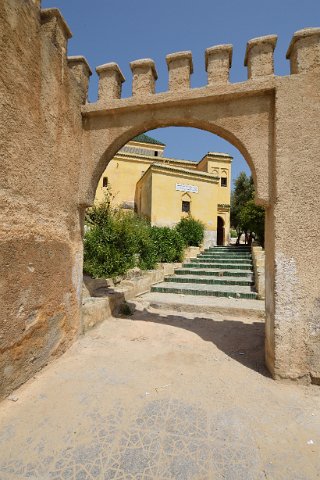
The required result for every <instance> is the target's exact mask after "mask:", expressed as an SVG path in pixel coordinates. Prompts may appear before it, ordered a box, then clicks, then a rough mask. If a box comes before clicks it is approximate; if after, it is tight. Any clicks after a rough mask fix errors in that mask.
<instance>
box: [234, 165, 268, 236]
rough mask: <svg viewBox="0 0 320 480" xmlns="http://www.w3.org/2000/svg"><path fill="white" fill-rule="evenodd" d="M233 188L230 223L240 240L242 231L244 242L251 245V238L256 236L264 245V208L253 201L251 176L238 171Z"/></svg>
mask: <svg viewBox="0 0 320 480" xmlns="http://www.w3.org/2000/svg"><path fill="white" fill-rule="evenodd" d="M234 184H235V188H234V190H233V192H232V195H231V212H230V217H231V225H232V226H233V228H235V229H236V231H237V234H238V238H237V245H238V244H239V242H240V237H241V235H242V233H244V234H245V238H246V240H245V241H246V243H248V244H249V245H251V242H252V238H254V237H255V236H257V237H258V239H259V241H260V242H261V244H262V245H264V209H263V208H262V207H259V206H258V205H255V203H254V200H253V199H254V183H253V179H252V176H250V177H248V176H247V175H246V173H245V172H240V174H239V176H238V177H237V178H236V180H235V182H234Z"/></svg>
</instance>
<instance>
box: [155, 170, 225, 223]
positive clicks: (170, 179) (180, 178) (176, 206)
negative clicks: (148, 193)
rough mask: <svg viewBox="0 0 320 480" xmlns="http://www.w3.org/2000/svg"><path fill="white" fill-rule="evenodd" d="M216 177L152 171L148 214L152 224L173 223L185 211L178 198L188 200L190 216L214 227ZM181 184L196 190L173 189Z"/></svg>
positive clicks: (216, 193)
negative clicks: (150, 211) (149, 210)
mask: <svg viewBox="0 0 320 480" xmlns="http://www.w3.org/2000/svg"><path fill="white" fill-rule="evenodd" d="M217 182H218V181H217V180H215V179H211V181H210V179H208V178H207V177H205V178H204V179H202V178H201V177H200V176H197V177H196V176H195V175H193V172H192V173H191V174H190V175H188V174H187V173H179V172H178V171H166V170H164V169H163V170H162V169H160V168H159V171H158V170H153V171H152V207H151V208H152V215H151V222H152V224H153V225H161V226H171V225H175V224H177V223H178V222H179V221H180V220H181V218H182V217H183V216H185V214H184V213H183V212H182V201H183V200H185V201H190V208H191V212H190V213H191V215H192V216H193V217H194V218H196V219H198V220H201V221H202V222H203V223H204V224H205V228H206V230H216V229H217V228H216V224H217V203H218V192H217V190H218V189H217V187H218V185H217ZM177 183H182V184H187V185H192V186H195V187H197V188H198V193H193V192H181V191H178V190H176V184H177Z"/></svg>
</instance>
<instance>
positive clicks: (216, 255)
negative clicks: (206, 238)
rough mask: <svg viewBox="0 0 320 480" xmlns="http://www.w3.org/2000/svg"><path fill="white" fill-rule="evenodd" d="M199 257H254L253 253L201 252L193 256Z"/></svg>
mask: <svg viewBox="0 0 320 480" xmlns="http://www.w3.org/2000/svg"><path fill="white" fill-rule="evenodd" d="M199 257H209V258H214V257H217V258H250V259H251V258H252V255H251V253H215V252H212V253H210V252H209V253H200V254H199V255H197V257H193V258H199Z"/></svg>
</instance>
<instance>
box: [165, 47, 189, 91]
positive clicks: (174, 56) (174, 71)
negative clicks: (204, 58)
mask: <svg viewBox="0 0 320 480" xmlns="http://www.w3.org/2000/svg"><path fill="white" fill-rule="evenodd" d="M166 61H167V65H168V70H169V90H170V91H174V92H177V91H181V90H188V89H189V88H190V76H191V74H192V73H193V63H192V53H191V52H190V51H186V52H177V53H171V54H169V55H167V56H166Z"/></svg>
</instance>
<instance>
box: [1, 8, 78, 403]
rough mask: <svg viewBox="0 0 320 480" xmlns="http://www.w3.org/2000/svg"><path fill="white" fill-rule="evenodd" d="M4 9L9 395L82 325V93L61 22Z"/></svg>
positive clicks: (4, 345) (4, 302)
mask: <svg viewBox="0 0 320 480" xmlns="http://www.w3.org/2000/svg"><path fill="white" fill-rule="evenodd" d="M0 5H1V7H0V30H1V35H2V36H3V40H4V45H5V48H1V49H0V60H1V79H2V80H1V82H0V110H1V117H0V157H1V161H0V163H1V169H0V202H1V208H0V225H1V227H0V282H1V283H0V292H1V309H0V332H1V336H0V345H1V349H0V351H1V356H0V378H1V382H0V383H1V388H0V396H1V395H4V394H6V393H7V392H9V391H10V390H11V389H12V388H14V387H16V386H18V385H19V384H21V383H22V382H24V381H25V380H26V379H27V378H28V377H30V376H31V375H32V374H33V373H34V372H35V371H37V370H38V369H39V368H41V367H42V366H43V365H44V364H46V363H47V362H48V360H49V358H50V357H51V356H52V355H55V354H58V353H61V352H62V351H64V350H65V349H66V348H67V347H68V345H69V344H70V342H71V341H72V340H73V339H74V338H75V336H76V334H77V332H78V330H79V304H80V286H81V275H82V272H81V270H82V241H81V233H80V214H79V211H78V202H77V199H78V187H79V181H78V178H79V169H80V161H81V160H80V159H81V152H80V148H79V145H80V143H81V141H80V139H81V133H82V120H81V113H80V105H81V103H83V100H84V99H83V89H82V88H80V86H78V84H77V82H76V79H75V77H74V74H73V73H72V72H71V70H70V68H69V66H68V63H67V59H66V52H65V46H66V36H68V32H67V29H66V28H65V27H64V25H63V23H62V22H61V21H60V20H59V18H58V17H55V16H51V17H48V18H43V19H42V22H41V21H40V10H39V8H38V7H37V5H35V4H34V3H33V2H31V0H25V1H23V2H21V1H20V0H10V1H4V0H1V2H0ZM41 23H42V26H41Z"/></svg>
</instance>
